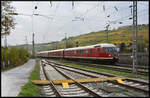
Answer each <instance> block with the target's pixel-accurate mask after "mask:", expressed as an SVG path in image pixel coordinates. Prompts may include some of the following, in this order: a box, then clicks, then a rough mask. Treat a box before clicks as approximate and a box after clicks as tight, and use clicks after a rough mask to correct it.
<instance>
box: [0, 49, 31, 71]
mask: <svg viewBox="0 0 150 98" xmlns="http://www.w3.org/2000/svg"><path fill="white" fill-rule="evenodd" d="M28 56H29V53H28V51H27V50H26V49H24V48H16V47H12V48H10V49H9V48H2V49H1V69H6V68H8V67H10V66H11V67H12V66H14V67H15V66H18V65H21V64H24V63H25V62H27V61H28Z"/></svg>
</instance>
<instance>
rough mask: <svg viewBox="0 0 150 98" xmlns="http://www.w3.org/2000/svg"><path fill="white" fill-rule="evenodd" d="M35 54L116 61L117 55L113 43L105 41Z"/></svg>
mask: <svg viewBox="0 0 150 98" xmlns="http://www.w3.org/2000/svg"><path fill="white" fill-rule="evenodd" d="M37 56H40V57H43V56H45V57H57V58H72V59H89V60H103V61H113V62H116V61H117V60H118V56H119V55H118V52H117V49H116V46H115V45H113V44H107V43H105V44H96V45H90V46H83V47H75V48H68V49H58V50H52V51H46V52H40V53H38V55H37Z"/></svg>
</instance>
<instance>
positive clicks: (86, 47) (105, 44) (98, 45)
mask: <svg viewBox="0 0 150 98" xmlns="http://www.w3.org/2000/svg"><path fill="white" fill-rule="evenodd" d="M96 47H116V46H115V45H114V44H108V43H104V44H95V45H90V46H83V47H75V48H68V49H65V50H78V49H89V48H96Z"/></svg>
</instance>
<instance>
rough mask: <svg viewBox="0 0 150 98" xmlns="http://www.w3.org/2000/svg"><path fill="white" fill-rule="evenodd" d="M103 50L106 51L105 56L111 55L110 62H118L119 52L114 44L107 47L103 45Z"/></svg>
mask: <svg viewBox="0 0 150 98" xmlns="http://www.w3.org/2000/svg"><path fill="white" fill-rule="evenodd" d="M103 52H105V53H106V55H105V56H106V57H112V58H113V59H112V62H114V63H115V62H118V60H119V54H118V48H117V47H116V46H115V45H109V46H107V47H103Z"/></svg>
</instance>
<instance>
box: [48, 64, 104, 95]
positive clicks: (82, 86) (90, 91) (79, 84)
mask: <svg viewBox="0 0 150 98" xmlns="http://www.w3.org/2000/svg"><path fill="white" fill-rule="evenodd" d="M50 65H51V64H50ZM51 66H52V67H53V68H55V70H56V71H58V72H59V73H60V74H62V75H63V76H64V77H66V78H68V79H71V80H73V81H74V82H75V84H76V85H78V86H79V87H80V88H82V89H83V90H84V91H86V92H88V93H89V94H91V95H93V96H94V97H101V96H100V95H98V94H97V93H95V92H93V91H92V90H90V89H88V88H87V87H85V86H84V85H82V84H81V83H79V82H78V81H76V80H75V79H73V78H71V77H69V76H68V75H66V74H65V73H63V72H62V71H60V70H58V69H57V68H56V67H55V66H54V65H51Z"/></svg>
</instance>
